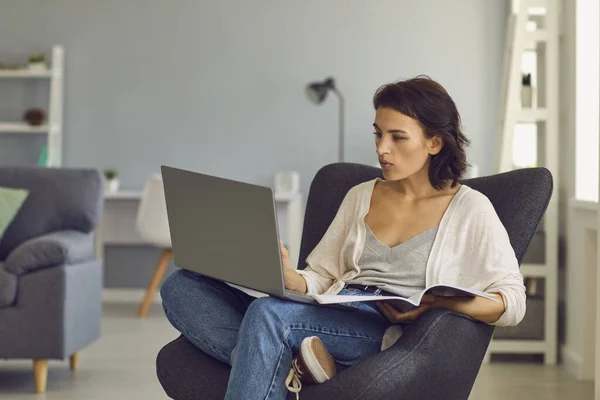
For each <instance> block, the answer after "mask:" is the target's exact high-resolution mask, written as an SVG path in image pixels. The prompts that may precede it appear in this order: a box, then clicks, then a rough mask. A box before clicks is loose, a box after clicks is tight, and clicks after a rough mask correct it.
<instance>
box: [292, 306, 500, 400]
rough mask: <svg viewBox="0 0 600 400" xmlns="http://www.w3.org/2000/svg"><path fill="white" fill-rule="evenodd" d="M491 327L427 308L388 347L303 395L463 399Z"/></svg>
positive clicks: (317, 397)
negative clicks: (426, 310)
mask: <svg viewBox="0 0 600 400" xmlns="http://www.w3.org/2000/svg"><path fill="white" fill-rule="evenodd" d="M493 331H494V327H493V326H491V325H488V324H484V323H483V322H478V321H475V320H474V319H472V318H470V317H467V316H465V315H462V314H457V313H454V312H452V311H449V310H431V311H428V312H427V313H425V314H423V315H422V316H421V317H420V318H419V319H418V320H417V321H415V323H414V324H410V325H406V326H405V328H404V333H403V336H402V337H401V338H400V339H399V340H398V341H397V342H396V343H395V344H394V345H393V346H392V347H391V348H389V349H387V350H385V351H383V352H381V353H379V354H377V355H375V356H373V357H371V358H369V359H367V360H364V361H362V362H361V363H359V364H358V365H356V366H354V367H352V368H348V369H346V370H344V371H342V372H341V373H339V374H338V375H337V376H336V377H335V378H333V379H331V380H329V381H327V382H325V383H323V384H320V385H314V386H308V387H306V388H302V395H303V396H305V397H306V398H307V399H315V400H325V399H330V398H343V399H349V400H351V399H352V400H357V399H361V400H367V399H396V398H398V399H400V398H401V399H411V400H467V398H468V397H469V393H470V392H471V389H472V387H473V383H474V382H475V378H476V377H477V373H478V371H479V368H480V366H481V362H482V361H483V357H484V356H485V352H486V350H487V347H488V345H489V342H490V340H491V337H492V334H493ZM289 398H292V397H291V396H288V399H289Z"/></svg>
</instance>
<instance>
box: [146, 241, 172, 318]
mask: <svg viewBox="0 0 600 400" xmlns="http://www.w3.org/2000/svg"><path fill="white" fill-rule="evenodd" d="M171 255H172V251H171V249H166V250H163V252H162V254H161V256H160V260H159V261H158V264H156V269H155V270H154V275H152V280H151V281H150V285H148V290H147V291H146V297H144V301H142V304H140V309H139V310H138V315H139V316H140V317H145V316H146V314H148V309H149V308H150V303H152V299H153V298H154V295H155V294H156V291H157V290H158V287H159V286H160V283H161V282H162V280H163V278H164V276H165V271H166V270H167V266H168V265H169V261H171Z"/></svg>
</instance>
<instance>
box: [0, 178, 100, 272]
mask: <svg viewBox="0 0 600 400" xmlns="http://www.w3.org/2000/svg"><path fill="white" fill-rule="evenodd" d="M0 186H4V187H11V188H23V189H27V190H29V196H28V197H27V199H26V200H25V202H24V203H23V206H22V207H21V209H20V210H19V212H18V213H17V215H16V217H15V218H14V220H13V221H12V223H11V224H10V225H9V226H8V228H7V229H6V231H5V233H4V236H3V237H2V240H1V241H0V260H4V259H6V257H7V256H8V254H10V252H11V251H12V250H13V249H14V248H16V247H17V246H18V245H19V244H21V243H23V242H24V241H26V240H29V239H32V238H34V237H37V236H41V235H44V234H47V233H51V232H55V231H59V230H78V231H81V232H85V233H89V232H91V231H93V230H94V228H95V227H96V225H97V223H98V220H99V218H100V216H101V213H102V204H103V187H102V186H103V180H102V177H101V175H100V173H99V172H98V171H97V170H94V169H68V168H40V167H0Z"/></svg>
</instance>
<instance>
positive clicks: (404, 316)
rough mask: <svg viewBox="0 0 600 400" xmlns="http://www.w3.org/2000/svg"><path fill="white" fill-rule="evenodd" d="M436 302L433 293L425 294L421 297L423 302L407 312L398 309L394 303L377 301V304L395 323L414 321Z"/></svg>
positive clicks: (389, 319)
mask: <svg viewBox="0 0 600 400" xmlns="http://www.w3.org/2000/svg"><path fill="white" fill-rule="evenodd" d="M434 302H435V296H434V295H431V294H426V295H423V298H422V299H421V303H420V304H419V306H418V307H417V308H415V309H412V310H410V311H407V312H401V311H398V310H397V309H396V308H395V307H394V306H393V305H391V304H389V303H381V302H377V306H378V307H379V309H380V310H381V312H383V315H385V316H386V318H387V319H388V321H390V322H391V323H393V324H398V323H401V322H414V321H416V320H417V318H419V317H420V316H421V314H423V313H424V312H425V311H429V310H430V309H431V308H432V307H433V303H434Z"/></svg>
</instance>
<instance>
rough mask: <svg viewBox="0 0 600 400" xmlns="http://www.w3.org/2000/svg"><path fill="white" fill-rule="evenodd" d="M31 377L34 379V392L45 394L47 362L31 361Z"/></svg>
mask: <svg viewBox="0 0 600 400" xmlns="http://www.w3.org/2000/svg"><path fill="white" fill-rule="evenodd" d="M33 377H34V379H35V392H36V393H45V392H46V380H47V378H48V360H33Z"/></svg>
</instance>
